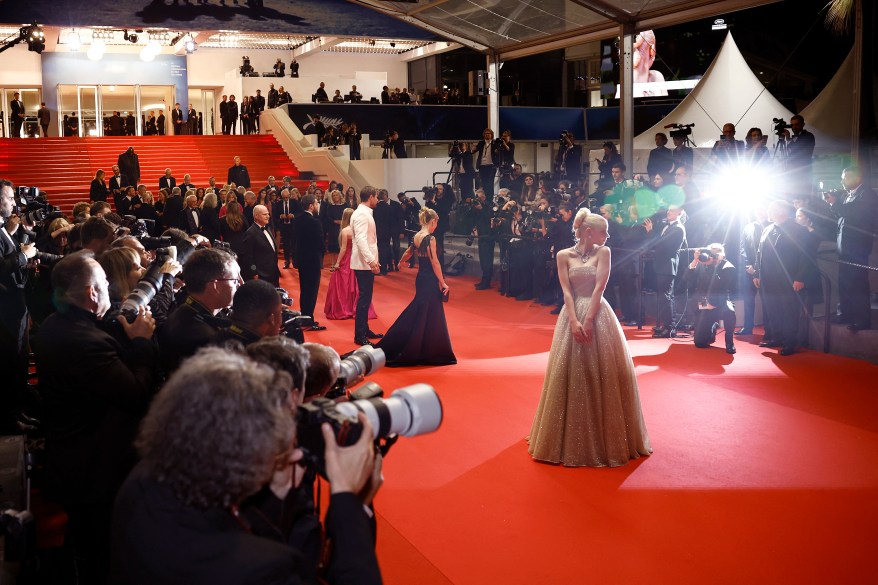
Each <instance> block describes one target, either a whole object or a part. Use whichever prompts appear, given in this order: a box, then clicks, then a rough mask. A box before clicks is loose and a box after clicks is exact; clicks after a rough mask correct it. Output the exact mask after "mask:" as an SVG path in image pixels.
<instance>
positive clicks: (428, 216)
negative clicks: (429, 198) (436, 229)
mask: <svg viewBox="0 0 878 585" xmlns="http://www.w3.org/2000/svg"><path fill="white" fill-rule="evenodd" d="M434 219H437V220H438V219H439V215H437V214H436V212H435V211H433V210H432V209H430V208H429V207H424V208H422V209H421V212H420V213H419V214H418V220H419V221H420V222H421V225H422V226H424V227H427V225H428V224H429V223H430V222H431V221H433V220H434Z"/></svg>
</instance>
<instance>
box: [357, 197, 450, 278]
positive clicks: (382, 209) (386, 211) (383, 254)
mask: <svg viewBox="0 0 878 585" xmlns="http://www.w3.org/2000/svg"><path fill="white" fill-rule="evenodd" d="M388 199H389V197H388V195H387V189H379V190H378V203H377V204H376V205H375V209H373V210H372V217H373V219H374V220H375V235H376V236H377V237H378V263H379V264H380V265H381V271H380V272H379V273H378V274H380V275H381V276H386V275H387V272H388V271H390V270H393V257H392V252H391V249H390V236H391V232H392V228H391V223H392V221H393V219H392V217H391V213H392V211H391V209H390V203H389V202H388ZM440 258H441V256H440Z"/></svg>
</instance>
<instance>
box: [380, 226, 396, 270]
mask: <svg viewBox="0 0 878 585" xmlns="http://www.w3.org/2000/svg"><path fill="white" fill-rule="evenodd" d="M378 263H379V264H380V265H381V272H382V273H386V272H387V271H388V270H390V269H391V268H393V250H392V248H391V246H390V236H389V235H387V236H382V237H380V238H378Z"/></svg>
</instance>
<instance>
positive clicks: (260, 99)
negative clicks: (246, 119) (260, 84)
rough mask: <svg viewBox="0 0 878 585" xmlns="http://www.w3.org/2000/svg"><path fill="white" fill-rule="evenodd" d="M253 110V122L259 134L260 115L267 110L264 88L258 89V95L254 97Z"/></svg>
mask: <svg viewBox="0 0 878 585" xmlns="http://www.w3.org/2000/svg"><path fill="white" fill-rule="evenodd" d="M252 110H253V111H252V112H251V114H250V115H251V117H252V120H253V124H254V125H255V128H256V133H257V134H259V115H260V114H262V112H263V111H264V110H265V97H264V96H263V95H262V90H261V89H257V90H256V97H254V98H253V108H252Z"/></svg>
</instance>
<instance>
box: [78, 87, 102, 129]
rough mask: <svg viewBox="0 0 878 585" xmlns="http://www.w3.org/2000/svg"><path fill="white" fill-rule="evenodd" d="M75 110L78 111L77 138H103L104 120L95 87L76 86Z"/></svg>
mask: <svg viewBox="0 0 878 585" xmlns="http://www.w3.org/2000/svg"><path fill="white" fill-rule="evenodd" d="M76 89H77V110H78V111H79V136H80V137H85V136H103V135H104V120H103V116H102V113H101V108H100V103H99V100H98V88H97V86H96V85H79V86H77V88H76Z"/></svg>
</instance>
